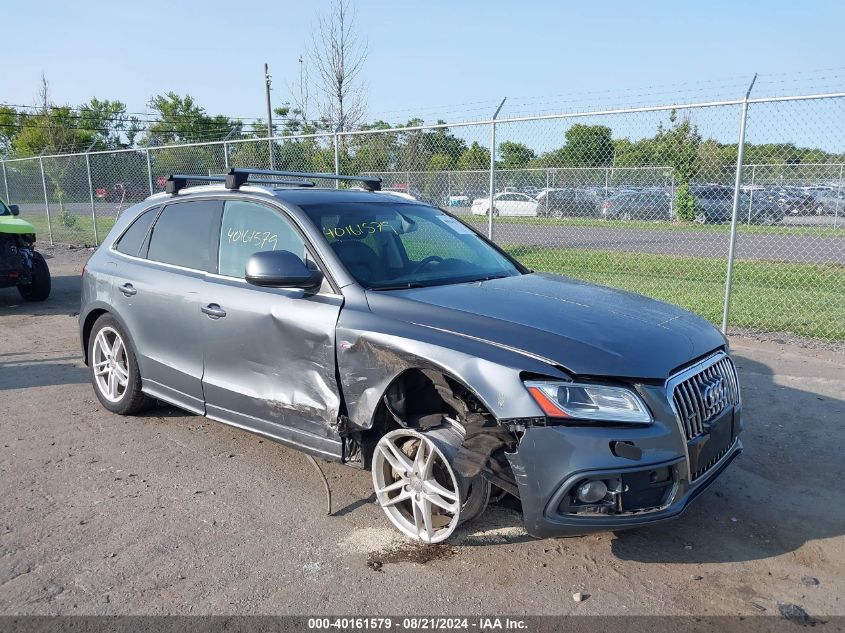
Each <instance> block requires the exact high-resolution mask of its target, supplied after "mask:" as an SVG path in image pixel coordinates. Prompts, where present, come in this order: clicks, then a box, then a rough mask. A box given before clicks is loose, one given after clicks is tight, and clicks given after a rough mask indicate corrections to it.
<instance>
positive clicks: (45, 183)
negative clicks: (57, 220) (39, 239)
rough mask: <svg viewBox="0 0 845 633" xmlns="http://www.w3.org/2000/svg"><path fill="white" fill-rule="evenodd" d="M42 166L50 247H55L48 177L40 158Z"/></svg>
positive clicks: (42, 182)
mask: <svg viewBox="0 0 845 633" xmlns="http://www.w3.org/2000/svg"><path fill="white" fill-rule="evenodd" d="M38 162H39V164H40V165H41V186H42V187H44V206H45V207H47V233H48V234H49V235H50V246H52V245H53V224H52V222H50V199H49V198H48V197H47V176H45V175H44V159H43V158H41V157H39V158H38Z"/></svg>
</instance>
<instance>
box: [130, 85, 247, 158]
mask: <svg viewBox="0 0 845 633" xmlns="http://www.w3.org/2000/svg"><path fill="white" fill-rule="evenodd" d="M147 106H148V107H149V108H150V109H151V110H153V111H154V112H155V113H156V114H157V115H158V119H159V120H158V121H156V122H155V123H151V124H150V126H149V128H148V129H147V138H146V139H145V141H146V143H147V144H150V145H152V144H167V143H190V142H196V141H204V140H205V141H207V140H222V139H224V138H226V137H227V136H229V135H230V134H233V133H238V132H240V131H241V129H242V124H241V123H240V122H238V121H233V120H231V119H229V118H228V117H226V116H224V115H222V114H219V115H217V116H213V117H212V116H209V115H208V114H207V113H206V111H205V109H204V108H202V107H200V106H199V105H197V103H196V102H195V101H194V98H193V97H191V95H185V96H184V97H182V96H180V95H178V94H176V93H175V92H168V93H167V94H164V95H156V96H154V97H153V98H152V99H150V101H149V103H148V104H147Z"/></svg>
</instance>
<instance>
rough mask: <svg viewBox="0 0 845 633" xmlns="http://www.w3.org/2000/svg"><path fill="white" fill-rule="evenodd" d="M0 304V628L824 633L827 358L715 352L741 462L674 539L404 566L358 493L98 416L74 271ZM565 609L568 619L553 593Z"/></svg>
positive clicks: (340, 475) (188, 422)
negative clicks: (169, 618)
mask: <svg viewBox="0 0 845 633" xmlns="http://www.w3.org/2000/svg"><path fill="white" fill-rule="evenodd" d="M45 254H46V255H47V256H48V257H49V260H48V261H49V264H50V266H51V269H52V271H53V275H54V292H53V295H52V296H51V298H50V299H49V300H48V301H47V302H45V303H43V304H39V305H33V304H22V303H20V301H19V298H18V294H17V292H16V291H15V290H14V289H11V290H0V331H2V332H3V333H4V334H3V336H2V337H0V517H2V518H0V614H177V613H178V614H236V613H246V614H324V613H332V614H353V613H354V614H366V615H376V614H394V615H395V614H404V613H408V614H438V613H445V614H484V615H490V614H496V613H509V614H514V615H519V614H582V615H587V614H649V615H654V614H679V615H687V614H694V615H705V614H710V615H717V614H742V615H758V614H768V615H777V614H778V611H779V608H778V605H779V604H797V605H800V606H801V607H803V608H804V609H805V610H806V611H807V612H808V613H810V614H811V615H812V616H830V615H845V602H843V596H845V508H843V503H842V499H843V496H842V492H841V489H840V488H839V485H840V480H841V475H842V474H843V466H842V447H843V445H845V427H843V423H842V422H843V420H844V419H845V401H843V394H845V371H843V370H845V358H843V356H841V355H836V354H834V353H831V352H826V351H824V350H808V349H803V348H798V347H793V346H788V345H778V344H774V343H771V342H757V341H753V340H750V339H739V338H737V339H734V341H733V345H734V351H735V354H736V356H737V361H738V365H739V371H740V376H741V380H742V383H743V388H744V393H743V395H744V399H745V405H744V406H745V409H744V410H745V420H746V429H747V430H746V432H745V435H744V437H743V440H744V442H745V444H746V451H745V453H744V454H743V455H742V456H741V457H740V458H739V459H738V460H737V461H735V462H734V464H733V465H732V466H731V467H730V468H729V470H728V471H727V472H726V473H725V474H724V475H723V476H722V478H721V479H720V480H719V481H718V482H717V483H715V484H714V485H713V486H712V487H711V488H710V489H709V490H708V491H707V492H706V493H705V494H703V495H702V496H701V497H700V498H699V500H698V501H697V503H696V504H694V505H693V506H692V507H691V508H690V509H689V511H688V512H687V513H686V514H685V515H684V516H683V517H682V518H680V519H678V520H676V521H672V522H668V523H664V524H661V525H658V526H653V527H648V528H641V529H638V530H633V531H628V532H619V533H606V534H599V535H594V536H589V537H578V538H567V539H556V540H543V541H539V540H534V539H531V538H529V537H527V536H526V535H525V533H524V531H523V530H522V528H521V525H520V518H519V515H518V514H517V513H516V512H514V511H513V510H511V509H507V508H503V507H492V508H490V509H489V510H488V512H487V513H486V514H485V515H484V516H483V517H482V518H481V519H480V520H479V521H478V522H476V523H473V524H471V525H470V526H468V527H467V528H465V529H463V530H461V531H460V532H459V533H458V535H457V538H456V540H455V542H454V543H452V544H450V545H445V546H440V547H437V548H434V549H426V548H419V547H416V546H411V545H408V544H407V543H406V542H404V541H403V540H402V538H401V537H399V536H398V534H397V533H396V532H394V531H393V530H392V529H391V528H389V527H388V524H387V520H386V518H385V517H384V516H383V513H382V511H381V510H380V509H379V508H378V507H377V506H376V505H375V504H374V502H373V497H372V496H371V485H370V480H369V473H365V472H360V471H356V470H352V469H349V468H346V467H343V466H339V465H335V464H329V465H326V466H325V469H326V472H327V475H328V477H329V481H330V482H331V486H332V491H333V494H334V508H335V514H334V516H331V517H327V516H326V515H325V511H324V499H323V491H322V484H321V482H320V480H319V478H318V477H317V475H316V473H315V472H314V471H313V470H312V468H311V467H310V466H309V464H308V463H307V461H306V460H305V458H304V456H303V455H302V454H300V453H297V452H295V451H293V450H290V449H288V448H285V447H283V446H281V445H278V444H275V443H273V442H270V441H264V440H262V439H261V438H259V437H257V436H255V435H251V434H249V433H246V432H242V431H239V430H236V429H232V428H229V427H226V426H224V425H220V424H217V423H214V422H211V421H209V420H206V419H205V418H202V417H198V416H193V415H188V414H185V413H183V412H181V411H178V410H176V409H173V408H167V407H162V408H158V409H156V410H154V411H152V412H150V413H148V414H146V415H143V416H141V417H136V418H122V417H119V416H115V415H112V414H110V413H107V412H106V411H104V410H103V409H102V408H101V407H100V406H99V404H98V402H97V400H96V398H95V397H94V394H93V391H92V388H91V386H90V384H89V382H88V375H87V371H86V369H85V368H84V366H83V365H82V363H81V361H80V355H79V349H78V342H77V330H76V316H75V313H76V311H77V310H78V292H79V273H80V270H81V268H82V265H83V264H84V262H85V260H86V258H87V256H88V255H89V252H88V251H86V250H69V249H65V248H60V247H56V248H53V249H46V251H45ZM575 592H581V593H582V594H584V596H582V597H583V598H585V599H583V600H582V601H581V602H575V601H574V600H573V598H572V594H573V593H575Z"/></svg>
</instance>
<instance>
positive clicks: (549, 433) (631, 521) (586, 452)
mask: <svg viewBox="0 0 845 633" xmlns="http://www.w3.org/2000/svg"><path fill="white" fill-rule="evenodd" d="M723 416H724V426H723V427H722V428H723V429H724V431H725V433H724V434H723V435H722V437H720V439H719V442H721V443H722V445H721V446H719V447H716V446H715V443H716V441H715V440H714V447H713V448H714V449H716V450H717V452H714V453H713V454H712V455H710V456H708V462H707V463H708V464H711V465H709V467H708V468H706V471H705V472H703V473H701V471H700V470H699V471H698V472H699V473H701V474H699V475H698V476H697V477H696V476H695V473H694V472H691V470H693V469H695V468H696V466H698V467H699V468H700V466H701V464H697V463H696V457H695V456H694V457H690V450H694V449H693V447H688V446H687V444H686V441H685V439H684V438H683V436H682V435H681V434H680V432H679V430H678V428H677V426H676V425H675V424H674V422H669V421H668V420H667V422H666V423H665V424H663V423H659V422H656V423H655V424H653V425H652V426H650V427H647V428H603V427H561V426H547V427H541V426H538V427H532V428H529V429H526V431H525V433H524V435H523V436H522V439H521V441H520V443H519V446H518V447H517V450H516V451H515V452H514V453H510V454H508V455H507V457H508V460H509V461H510V464H511V469H512V471H513V474H514V477H515V479H516V482H517V486H518V488H519V496H520V500H521V502H522V512H523V519H524V522H525V529H526V531H527V532H528V533H529V534H530V535H531V536H535V537H538V538H545V537H554V536H572V535H579V534H587V533H590V532H597V531H606V530H619V529H624V528H632V527H638V526H642V525H647V524H650V523H656V522H658V521H664V520H667V519H671V518H674V517H677V516H678V515H680V514H681V513H682V512H683V511H684V510H685V509H686V507H687V506H688V505H689V504H690V502H692V501H693V499H695V498H696V497H697V496H698V495H699V494H700V493H701V492H703V491H704V490H705V489H706V488H707V487H708V486H709V485H710V484H711V483H712V482H713V481H715V480H716V478H717V477H718V476H719V475H720V474H721V473H722V472H723V471H724V470H725V468H727V466H728V464H730V462H731V461H733V460H734V458H736V457H737V456H738V455H739V454H740V453H741V452H742V442H741V441H740V439H739V437H738V435H739V432H740V431H741V422H740V407H738V406H737V407H734V408H731V410H729V411H726V412H725V413H724V414H723ZM714 437H715V434H714ZM618 442H623V443H627V444H629V445H633V446H635V447H636V449H637V451H638V452H637V453H634V455H633V456H631V454H627V455H625V454H624V452H620V451H615V450H614V448H613V447H614V446H615V445H616V443H618ZM620 455H622V456H620ZM637 455H639V457H637ZM691 462H692V463H693V467H692V468H691V467H690V463H691ZM605 477H609V478H618V481H620V482H621V486H620V490H623V489H624V491H622V492H620V497H619V503H618V507H617V508H616V511H614V512H611V513H601V514H592V513H587V514H584V513H581V512H577V513H576V512H573V509H572V505H571V498H572V495H571V492H572V491H573V490H574V488H575V487H576V486H577V484H578V483H579V482H582V481H584V480H588V479H602V478H605ZM649 477H650V478H651V481H655V480H656V481H657V483H649V481H650V480H649ZM629 483H630V485H629ZM654 492H656V493H657V494H656V496H655V495H654V494H652V493H654ZM626 495H628V500H627V501H626ZM568 500H569V501H568Z"/></svg>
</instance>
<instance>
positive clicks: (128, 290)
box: [120, 282, 138, 297]
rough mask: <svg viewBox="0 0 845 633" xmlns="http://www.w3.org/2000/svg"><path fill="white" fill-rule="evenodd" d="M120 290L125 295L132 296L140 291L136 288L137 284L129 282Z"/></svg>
mask: <svg viewBox="0 0 845 633" xmlns="http://www.w3.org/2000/svg"><path fill="white" fill-rule="evenodd" d="M120 291H121V292H122V293H123V296H124V297H131V296H132V295H136V294H138V291H137V290H135V286H133V285H132V284H130V283H128V282H127V283H125V284H123V285H122V286H121V287H120Z"/></svg>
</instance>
